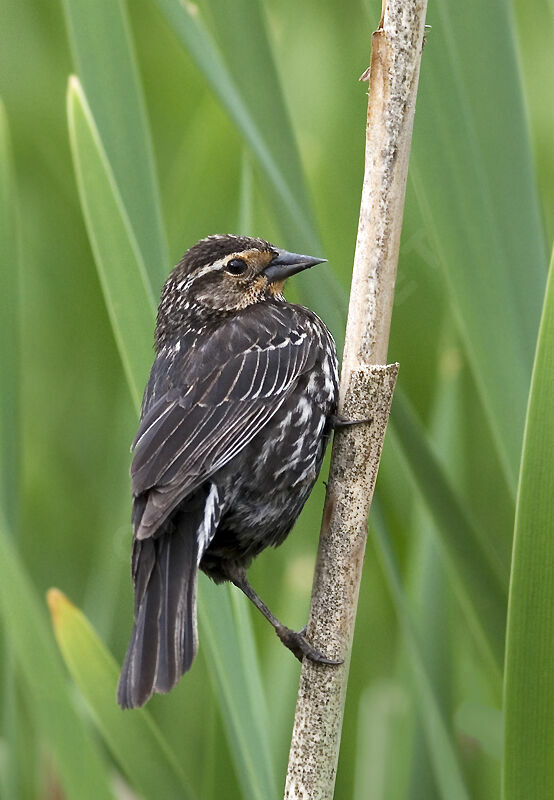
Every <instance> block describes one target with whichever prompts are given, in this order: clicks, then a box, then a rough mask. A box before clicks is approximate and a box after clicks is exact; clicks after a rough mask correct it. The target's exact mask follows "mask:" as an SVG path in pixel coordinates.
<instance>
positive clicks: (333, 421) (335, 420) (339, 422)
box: [329, 414, 373, 431]
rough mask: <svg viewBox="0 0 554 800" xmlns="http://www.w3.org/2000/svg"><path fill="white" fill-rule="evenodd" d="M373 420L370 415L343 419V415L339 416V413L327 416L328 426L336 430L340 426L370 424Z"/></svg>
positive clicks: (348, 426)
mask: <svg viewBox="0 0 554 800" xmlns="http://www.w3.org/2000/svg"><path fill="white" fill-rule="evenodd" d="M372 422H373V418H372V417H366V418H365V419H345V418H344V417H341V416H339V414H331V416H330V417H329V426H330V427H331V430H334V431H336V430H338V429H340V428H350V427H351V426H352V425H363V424H367V425H371V423H372Z"/></svg>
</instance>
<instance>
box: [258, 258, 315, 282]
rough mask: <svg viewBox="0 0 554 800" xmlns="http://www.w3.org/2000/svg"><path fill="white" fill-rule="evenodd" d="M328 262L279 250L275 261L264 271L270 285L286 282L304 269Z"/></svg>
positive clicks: (263, 273)
mask: <svg viewBox="0 0 554 800" xmlns="http://www.w3.org/2000/svg"><path fill="white" fill-rule="evenodd" d="M324 261H327V259H326V258H312V256H303V255H300V253H289V252H288V250H277V255H276V256H275V258H274V259H273V261H272V262H271V263H270V264H269V266H267V267H266V268H265V269H264V270H263V271H262V275H265V276H266V278H267V280H268V281H269V283H275V282H276V281H284V280H285V279H286V278H290V276H291V275H295V274H296V273H297V272H302V270H303V269H309V267H315V265H316V264H323V262H324Z"/></svg>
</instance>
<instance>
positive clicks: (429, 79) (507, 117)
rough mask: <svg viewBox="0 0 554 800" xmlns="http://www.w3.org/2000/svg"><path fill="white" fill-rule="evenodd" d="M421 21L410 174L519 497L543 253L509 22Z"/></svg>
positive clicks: (502, 15)
mask: <svg viewBox="0 0 554 800" xmlns="http://www.w3.org/2000/svg"><path fill="white" fill-rule="evenodd" d="M475 20H479V24H478V25H476V24H475ZM428 21H429V22H431V23H432V26H433V28H432V31H431V32H430V35H429V45H428V47H426V49H425V57H424V60H423V67H422V76H421V81H422V89H423V91H422V92H421V98H420V100H419V102H418V114H417V119H416V123H415V130H414V152H413V156H412V162H411V164H410V171H411V176H412V179H413V181H414V187H415V189H416V193H417V198H418V201H419V204H420V208H421V211H422V215H423V220H424V223H425V227H426V229H427V232H428V234H429V235H430V236H431V238H432V240H433V243H434V247H435V251H436V253H437V255H438V257H439V260H440V263H441V265H442V267H443V269H444V271H445V275H446V278H447V283H448V286H449V289H450V295H451V302H452V307H453V309H454V312H455V314H456V317H457V319H458V323H459V328H460V332H461V335H462V338H463V340H464V343H465V347H466V350H467V353H468V357H469V360H470V363H471V366H472V369H473V371H474V374H475V378H476V382H477V385H478V387H479V389H480V391H481V394H482V397H483V400H484V405H485V407H486V408H487V409H488V414H489V421H490V424H491V427H492V430H493V431H494V433H495V440H496V443H497V446H498V449H499V453H500V454H501V456H502V463H503V465H504V469H505V472H506V475H507V478H508V480H509V483H510V486H511V488H512V491H513V492H514V493H515V485H516V476H517V470H518V459H519V454H520V449H521V437H522V432H523V422H524V417H525V404H526V399H527V387H528V385H529V378H530V375H531V366H532V360H533V350H534V346H535V340H536V331H537V327H538V323H539V316H540V306H541V300H542V296H543V292H544V282H545V267H546V263H547V254H546V252H545V242H544V233H543V230H542V225H541V218H540V210H539V203H538V193H537V187H536V180H535V175H534V169H533V163H532V154H531V145H530V141H529V132H528V130H527V127H526V123H525V120H526V113H525V108H524V102H523V97H522V92H521V79H520V74H519V61H518V57H517V53H516V51H515V47H514V40H515V36H514V30H513V20H512V14H511V9H510V7H509V6H508V5H506V3H504V2H502V0H493V2H491V3H487V4H486V5H484V4H482V3H479V2H478V0H470V1H469V3H464V4H463V5H459V4H458V5H457V4H453V3H450V2H448V0H439V2H438V3H437V4H435V6H434V8H433V9H431V11H430V16H429V20H428ZM491 97H494V99H495V100H494V103H491V100H490V99H491ZM523 265H524V266H523ZM493 309H494V313H492V310H493Z"/></svg>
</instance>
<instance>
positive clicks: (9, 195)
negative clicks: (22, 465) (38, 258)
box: [0, 100, 20, 529]
mask: <svg viewBox="0 0 554 800" xmlns="http://www.w3.org/2000/svg"><path fill="white" fill-rule="evenodd" d="M14 183H15V180H14V174H13V163H12V153H11V142H10V134H9V130H8V120H7V118H6V112H5V109H4V104H3V103H2V101H1V100H0V264H1V265H2V267H1V269H0V297H1V298H2V303H0V331H2V332H3V333H2V336H0V364H2V391H1V392H0V506H1V507H2V508H3V510H4V514H5V516H6V519H7V521H8V523H9V525H10V527H12V528H13V529H15V527H16V516H17V499H18V483H19V480H18V478H19V424H18V422H19V356H20V353H19V273H20V264H19V248H18V241H17V212H16V202H17V200H16V196H15V194H16V193H15V185H14Z"/></svg>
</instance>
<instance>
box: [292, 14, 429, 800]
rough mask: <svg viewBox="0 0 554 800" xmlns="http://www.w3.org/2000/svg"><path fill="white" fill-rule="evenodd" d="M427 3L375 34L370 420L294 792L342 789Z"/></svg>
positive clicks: (346, 481) (347, 438)
mask: <svg viewBox="0 0 554 800" xmlns="http://www.w3.org/2000/svg"><path fill="white" fill-rule="evenodd" d="M426 5H427V3H426V0H384V4H383V14H382V17H381V21H380V24H379V28H378V30H377V31H375V33H374V34H373V36H372V52H371V66H370V68H369V70H368V71H367V72H366V73H364V75H363V76H362V78H363V79H364V80H365V79H367V80H368V81H369V103H368V114H367V128H366V158H365V174H364V184H363V190H362V201H361V209H360V221H359V226H358V238H357V242H356V255H355V258H354V268H353V275H352V287H351V294H350V306H349V311H348V323H347V327H346V344H345V349H344V357H343V364H342V375H341V386H340V396H339V414H340V415H341V416H343V417H345V418H347V419H364V418H366V419H367V418H371V424H362V425H356V426H353V427H351V428H347V429H344V430H342V431H340V432H338V433H337V434H336V435H335V440H334V443H333V453H332V457H331V468H330V473H329V483H328V487H327V497H326V501H325V508H324V511H323V521H322V527H321V536H320V544H319V552H318V558H317V564H316V570H315V576H314V585H313V591H312V603H311V609H310V619H309V622H308V630H307V634H308V638H309V639H310V641H311V642H313V644H314V645H315V647H317V648H318V649H319V650H321V651H322V652H324V653H325V654H326V655H327V656H328V657H330V658H333V659H341V658H342V659H344V663H343V664H341V666H339V667H331V666H322V665H318V664H314V663H313V662H311V661H309V660H308V659H304V662H303V664H302V673H301V676H300V689H299V694H298V700H297V705H296V715H295V721H294V730H293V735H292V743H291V749H290V755H289V767H288V772H287V780H286V787H285V798H287V800H329V798H332V796H333V790H334V785H335V776H336V767H337V761H338V753H339V745H340V734H341V728H342V717H343V710H344V701H345V696H346V685H347V681H348V668H349V660H350V649H351V644H352V635H353V630H354V621H355V616H356V607H357V602H358V592H359V585H360V579H361V570H362V563H363V556H364V551H365V544H366V540H367V518H368V514H369V507H370V504H371V498H372V496H373V489H374V486H375V480H376V477H377V470H378V466H379V459H380V455H381V449H382V444H383V439H384V436H385V430H386V425H387V421H388V417H389V412H390V404H391V400H392V394H393V391H394V385H395V382H396V375H397V372H398V365H397V364H391V365H388V366H374V365H375V364H377V365H380V364H383V363H384V362H386V357H387V347H388V339H389V330H390V320H391V314H392V304H393V299H394V284H395V279H396V266H397V262H398V251H399V246H400V231H401V225H402V214H403V209H404V196H405V189H406V177H407V172H408V159H409V153H410V145H411V138H412V127H413V118H414V111H415V99H416V93H417V84H418V78H419V66H420V61H421V52H422V48H423V34H424V25H425V11H426Z"/></svg>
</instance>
